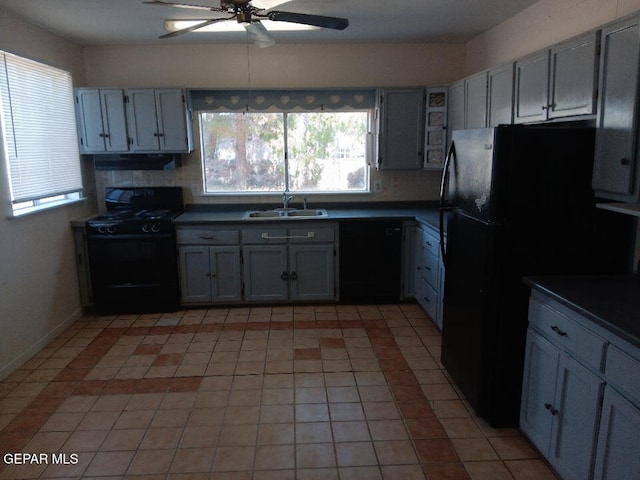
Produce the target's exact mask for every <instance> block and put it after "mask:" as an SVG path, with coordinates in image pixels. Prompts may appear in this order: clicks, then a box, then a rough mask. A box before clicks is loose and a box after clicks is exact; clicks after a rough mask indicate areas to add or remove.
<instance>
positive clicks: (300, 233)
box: [289, 226, 335, 243]
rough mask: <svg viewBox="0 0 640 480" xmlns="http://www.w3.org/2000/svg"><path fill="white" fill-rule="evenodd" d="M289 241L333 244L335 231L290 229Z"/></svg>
mask: <svg viewBox="0 0 640 480" xmlns="http://www.w3.org/2000/svg"><path fill="white" fill-rule="evenodd" d="M289 237H290V238H289V241H290V242H291V243H305V242H313V243H318V242H333V241H334V240H335V230H334V229H333V228H331V227H320V228H318V227H313V226H311V227H301V228H290V229H289Z"/></svg>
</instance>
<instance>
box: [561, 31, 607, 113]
mask: <svg viewBox="0 0 640 480" xmlns="http://www.w3.org/2000/svg"><path fill="white" fill-rule="evenodd" d="M597 39H598V36H597V35H596V33H595V32H594V33H590V34H588V35H584V36H582V37H579V38H577V39H574V40H571V41H569V42H566V43H563V44H561V45H557V46H555V47H553V48H552V49H551V79H550V83H551V85H550V92H549V118H558V117H567V116H570V115H590V114H593V113H595V106H596V84H597V82H596V78H597V62H596V58H597V55H596V50H597V48H598V45H597Z"/></svg>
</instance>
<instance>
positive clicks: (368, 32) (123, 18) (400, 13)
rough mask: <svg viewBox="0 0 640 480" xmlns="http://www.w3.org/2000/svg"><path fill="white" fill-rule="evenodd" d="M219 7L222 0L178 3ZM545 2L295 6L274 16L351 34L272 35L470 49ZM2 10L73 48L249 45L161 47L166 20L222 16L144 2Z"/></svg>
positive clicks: (437, 0)
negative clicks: (334, 23) (309, 17)
mask: <svg viewBox="0 0 640 480" xmlns="http://www.w3.org/2000/svg"><path fill="white" fill-rule="evenodd" d="M176 1H182V3H193V4H197V5H206V6H215V7H218V6H219V5H220V1H219V0H195V1H193V2H190V1H189V0H186V1H183V0H176ZM537 1H539V0H290V1H288V2H286V3H283V4H281V5H279V6H278V7H276V8H275V9H274V10H279V11H288V12H295V13H308V14H317V15H327V16H335V17H342V18H347V19H349V22H350V25H349V27H348V28H347V29H346V30H343V31H336V30H329V29H321V30H319V31H306V32H296V33H293V32H286V33H285V32H273V33H272V35H273V37H274V38H275V40H276V41H277V42H279V43H327V42H341V43H353V42H364V43H370V42H371V43H374V42H453V43H459V42H466V41H467V40H469V39H471V38H473V37H474V36H476V35H478V34H480V33H482V32H485V31H487V30H489V29H490V28H491V27H493V26H494V25H497V24H499V23H500V22H502V21H504V20H505V19H507V18H509V17H511V16H513V15H515V14H516V13H518V12H520V11H522V10H524V9H525V8H527V7H529V6H531V5H533V4H534V3H536V2H537ZM2 9H5V10H7V11H8V12H10V13H12V14H14V15H17V16H19V17H22V18H23V19H25V20H27V21H28V22H30V23H33V24H36V25H38V26H40V27H42V28H44V29H45V30H48V31H50V32H53V33H55V34H57V35H60V36H62V37H65V38H67V39H69V40H71V41H73V42H75V43H78V44H81V45H86V46H91V45H133V44H138V45H140V44H145V45H153V44H158V45H160V44H167V45H170V44H210V43H244V42H246V41H247V38H246V34H245V33H235V34H228V33H225V34H222V33H189V34H186V35H182V36H179V37H175V38H171V39H164V40H159V39H158V36H160V35H162V34H164V33H166V32H165V30H164V19H182V18H184V19H190V18H191V19H193V18H197V19H201V18H212V17H214V16H216V15H217V16H219V15H220V14H213V13H212V14H211V15H209V14H208V12H206V11H205V12H202V11H199V10H186V9H183V8H175V7H164V6H155V5H145V4H143V0H0V14H1V13H2Z"/></svg>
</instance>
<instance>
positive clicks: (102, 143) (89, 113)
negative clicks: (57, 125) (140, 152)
mask: <svg viewBox="0 0 640 480" xmlns="http://www.w3.org/2000/svg"><path fill="white" fill-rule="evenodd" d="M75 94H76V117H77V122H78V135H79V137H80V151H81V153H105V152H126V151H128V150H129V142H128V136H127V122H126V116H125V107H124V92H123V90H121V89H117V88H111V89H98V88H78V89H76V92H75Z"/></svg>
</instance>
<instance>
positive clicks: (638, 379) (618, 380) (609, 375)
mask: <svg viewBox="0 0 640 480" xmlns="http://www.w3.org/2000/svg"><path fill="white" fill-rule="evenodd" d="M638 372H640V360H638V359H637V358H634V357H632V356H630V355H628V354H626V353H625V352H623V351H622V350H620V349H619V348H617V347H614V346H613V345H610V346H609V349H608V350H607V365H606V367H605V371H604V373H605V377H606V379H607V382H611V384H612V385H614V386H615V387H616V388H617V389H619V390H622V391H623V392H625V393H627V394H628V395H630V396H631V397H632V400H633V401H634V402H635V403H636V404H637V405H640V376H638Z"/></svg>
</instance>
